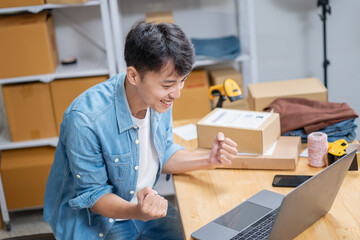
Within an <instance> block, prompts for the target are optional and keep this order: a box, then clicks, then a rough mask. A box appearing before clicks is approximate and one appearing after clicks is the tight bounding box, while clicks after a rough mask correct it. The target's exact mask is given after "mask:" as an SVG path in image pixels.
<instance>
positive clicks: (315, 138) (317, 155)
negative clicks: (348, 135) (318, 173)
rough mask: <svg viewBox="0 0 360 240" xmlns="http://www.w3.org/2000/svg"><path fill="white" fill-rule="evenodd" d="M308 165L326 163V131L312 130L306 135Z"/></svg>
mask: <svg viewBox="0 0 360 240" xmlns="http://www.w3.org/2000/svg"><path fill="white" fill-rule="evenodd" d="M308 151H309V165H310V166H312V167H324V166H326V165H327V161H326V157H327V152H328V141H327V135H326V133H322V132H312V133H310V134H309V135H308Z"/></svg>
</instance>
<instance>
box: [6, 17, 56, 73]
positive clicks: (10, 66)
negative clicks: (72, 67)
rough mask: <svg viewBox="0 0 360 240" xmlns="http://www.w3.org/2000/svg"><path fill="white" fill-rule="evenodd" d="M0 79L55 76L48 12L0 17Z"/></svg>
mask: <svg viewBox="0 0 360 240" xmlns="http://www.w3.org/2000/svg"><path fill="white" fill-rule="evenodd" d="M0 36H1V38H0V52H1V54H0V78H11V77H19V76H28V75H38V74H45V73H53V72H54V71H55V69H56V66H57V63H58V53H57V49H56V38H55V32H54V24H53V18H52V16H51V15H49V14H48V12H47V11H45V12H40V13H38V14H32V13H25V14H17V15H11V16H1V17H0Z"/></svg>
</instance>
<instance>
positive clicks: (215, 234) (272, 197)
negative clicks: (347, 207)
mask: <svg viewBox="0 0 360 240" xmlns="http://www.w3.org/2000/svg"><path fill="white" fill-rule="evenodd" d="M355 152H356V150H355V151H352V152H350V153H349V154H347V155H345V156H343V157H342V158H340V159H339V160H337V161H336V162H335V163H333V164H331V165H330V166H328V167H326V168H325V169H323V170H322V171H321V172H319V173H318V174H316V175H314V176H313V177H311V178H310V179H309V180H307V181H306V182H304V183H302V184H301V185H299V186H298V187H297V188H295V189H294V190H292V191H291V192H289V193H288V194H287V195H286V196H284V195H282V194H279V193H275V192H271V191H268V190H262V191H260V192H258V193H257V194H255V195H253V196H252V197H250V198H249V199H247V200H246V201H244V202H243V203H241V204H239V205H238V206H236V207H234V208H233V209H231V210H230V211H228V212H227V213H225V214H224V215H222V216H220V217H219V218H217V219H215V220H213V221H212V222H210V223H208V224H206V225H205V226H203V227H202V228H200V229H198V230H197V231H195V232H193V233H192V234H191V237H193V238H195V239H201V240H219V239H224V240H225V239H231V240H236V239H270V240H273V239H275V240H281V239H284V240H289V239H293V238H294V237H296V236H297V235H298V234H300V233H301V232H303V231H304V230H305V229H307V228H308V227H309V226H310V225H312V224H313V223H314V222H316V221H317V220H318V219H319V218H321V217H322V216H324V215H325V214H326V213H327V212H328V211H329V210H330V208H331V206H332V204H333V202H334V200H335V198H336V195H337V193H338V191H339V189H340V186H341V184H342V182H343V180H344V178H345V175H346V173H347V171H348V169H349V167H350V164H351V162H352V161H353V159H354V156H355Z"/></svg>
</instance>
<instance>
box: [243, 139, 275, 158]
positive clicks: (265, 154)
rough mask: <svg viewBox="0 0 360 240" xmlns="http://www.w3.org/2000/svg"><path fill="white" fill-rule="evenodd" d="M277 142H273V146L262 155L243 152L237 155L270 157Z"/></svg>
mask: <svg viewBox="0 0 360 240" xmlns="http://www.w3.org/2000/svg"><path fill="white" fill-rule="evenodd" d="M277 142H278V141H277V140H276V141H275V142H274V144H273V145H272V146H271V147H270V148H269V149H268V150H266V151H265V152H264V153H263V154H258V153H243V152H238V155H258V156H260V155H263V156H271V155H273V153H274V150H275V147H276V144H277Z"/></svg>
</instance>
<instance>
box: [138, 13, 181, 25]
mask: <svg viewBox="0 0 360 240" xmlns="http://www.w3.org/2000/svg"><path fill="white" fill-rule="evenodd" d="M145 22H149V23H174V17H173V14H172V12H171V11H162V12H149V13H146V18H145Z"/></svg>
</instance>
